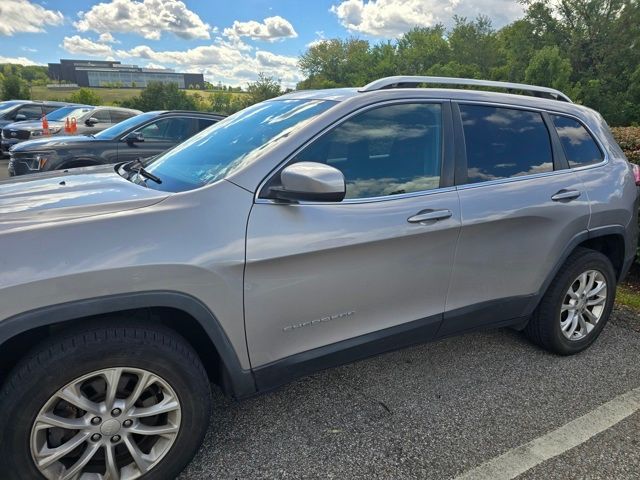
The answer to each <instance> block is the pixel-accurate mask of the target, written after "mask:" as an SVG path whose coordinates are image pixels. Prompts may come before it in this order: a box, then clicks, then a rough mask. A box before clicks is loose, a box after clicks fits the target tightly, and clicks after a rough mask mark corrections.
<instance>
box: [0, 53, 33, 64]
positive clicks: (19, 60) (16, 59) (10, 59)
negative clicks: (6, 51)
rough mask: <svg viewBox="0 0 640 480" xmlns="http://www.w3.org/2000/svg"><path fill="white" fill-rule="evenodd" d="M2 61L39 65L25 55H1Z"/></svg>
mask: <svg viewBox="0 0 640 480" xmlns="http://www.w3.org/2000/svg"><path fill="white" fill-rule="evenodd" d="M0 63H17V64H18V65H39V63H36V62H34V61H33V60H29V59H28V58H25V57H3V56H2V55H0Z"/></svg>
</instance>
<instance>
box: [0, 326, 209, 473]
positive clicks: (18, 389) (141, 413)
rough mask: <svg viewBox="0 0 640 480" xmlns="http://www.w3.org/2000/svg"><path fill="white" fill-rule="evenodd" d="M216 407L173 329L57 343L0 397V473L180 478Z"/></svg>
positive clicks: (107, 331) (99, 332)
mask: <svg viewBox="0 0 640 480" xmlns="http://www.w3.org/2000/svg"><path fill="white" fill-rule="evenodd" d="M210 401H211V400H210V391H209V383H208V379H207V376H206V373H205V371H204V369H203V367H202V365H201V363H200V361H199V359H198V358H197V356H196V354H195V352H194V351H193V350H192V349H191V347H190V346H189V345H188V344H187V343H186V342H185V341H184V340H183V339H181V338H180V337H178V336H176V335H175V334H173V332H171V331H170V330H164V329H161V328H153V329H149V328H146V327H130V326H122V327H119V328H115V327H107V328H96V329H92V330H87V331H84V332H82V333H78V334H75V335H72V336H69V337H65V338H59V339H51V340H49V341H47V342H46V343H45V344H43V345H42V346H41V347H39V348H37V349H36V350H35V351H34V352H33V353H32V354H31V355H29V356H28V358H26V359H25V360H23V361H22V362H21V364H20V365H18V366H17V367H16V369H14V371H13V373H12V374H11V375H10V378H8V379H7V382H6V383H5V385H4V387H3V390H2V392H1V393H0V411H2V412H3V415H2V419H1V420H0V431H2V432H3V437H4V438H3V441H2V443H0V471H2V472H12V475H13V476H12V478H16V479H36V478H45V479H47V480H67V479H72V480H84V479H96V480H97V479H100V480H133V479H138V478H144V479H158V480H160V479H167V478H175V476H176V475H177V474H178V473H179V472H180V471H181V470H182V469H183V468H184V466H185V465H186V463H187V462H188V461H189V460H190V459H191V457H192V456H193V454H194V453H195V451H196V449H197V448H198V447H199V445H200V443H201V441H202V438H203V437H204V433H205V431H206V428H207V423H208V418H209V407H210Z"/></svg>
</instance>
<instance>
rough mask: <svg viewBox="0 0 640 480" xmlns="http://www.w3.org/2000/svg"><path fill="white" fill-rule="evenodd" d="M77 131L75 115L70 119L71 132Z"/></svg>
mask: <svg viewBox="0 0 640 480" xmlns="http://www.w3.org/2000/svg"><path fill="white" fill-rule="evenodd" d="M77 131H78V121H77V120H76V117H73V118H72V119H71V133H76V132H77Z"/></svg>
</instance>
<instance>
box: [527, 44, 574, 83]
mask: <svg viewBox="0 0 640 480" xmlns="http://www.w3.org/2000/svg"><path fill="white" fill-rule="evenodd" d="M571 70H572V69H571V62H570V61H569V60H568V59H566V58H563V57H562V56H561V55H560V49H559V48H558V47H544V48H542V49H541V50H538V51H537V52H536V53H535V55H534V56H533V58H532V59H531V62H529V66H528V67H527V69H526V70H525V76H524V79H525V82H526V83H531V84H533V85H542V86H545V87H552V88H556V89H558V90H564V91H569V90H570V89H571V85H570V78H571Z"/></svg>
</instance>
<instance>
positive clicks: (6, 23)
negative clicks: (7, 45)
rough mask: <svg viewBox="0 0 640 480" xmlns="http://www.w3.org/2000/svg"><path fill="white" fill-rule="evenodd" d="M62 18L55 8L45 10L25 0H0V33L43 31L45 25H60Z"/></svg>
mask: <svg viewBox="0 0 640 480" xmlns="http://www.w3.org/2000/svg"><path fill="white" fill-rule="evenodd" d="M63 20H64V17H63V16H62V13H60V12H59V11H57V10H47V9H46V8H44V7H43V6H41V5H37V4H33V3H31V2H29V1H27V0H1V1H0V35H8V36H11V35H13V34H14V33H20V32H28V33H37V32H44V28H43V27H44V26H45V25H60V24H61V23H62V22H63Z"/></svg>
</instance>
